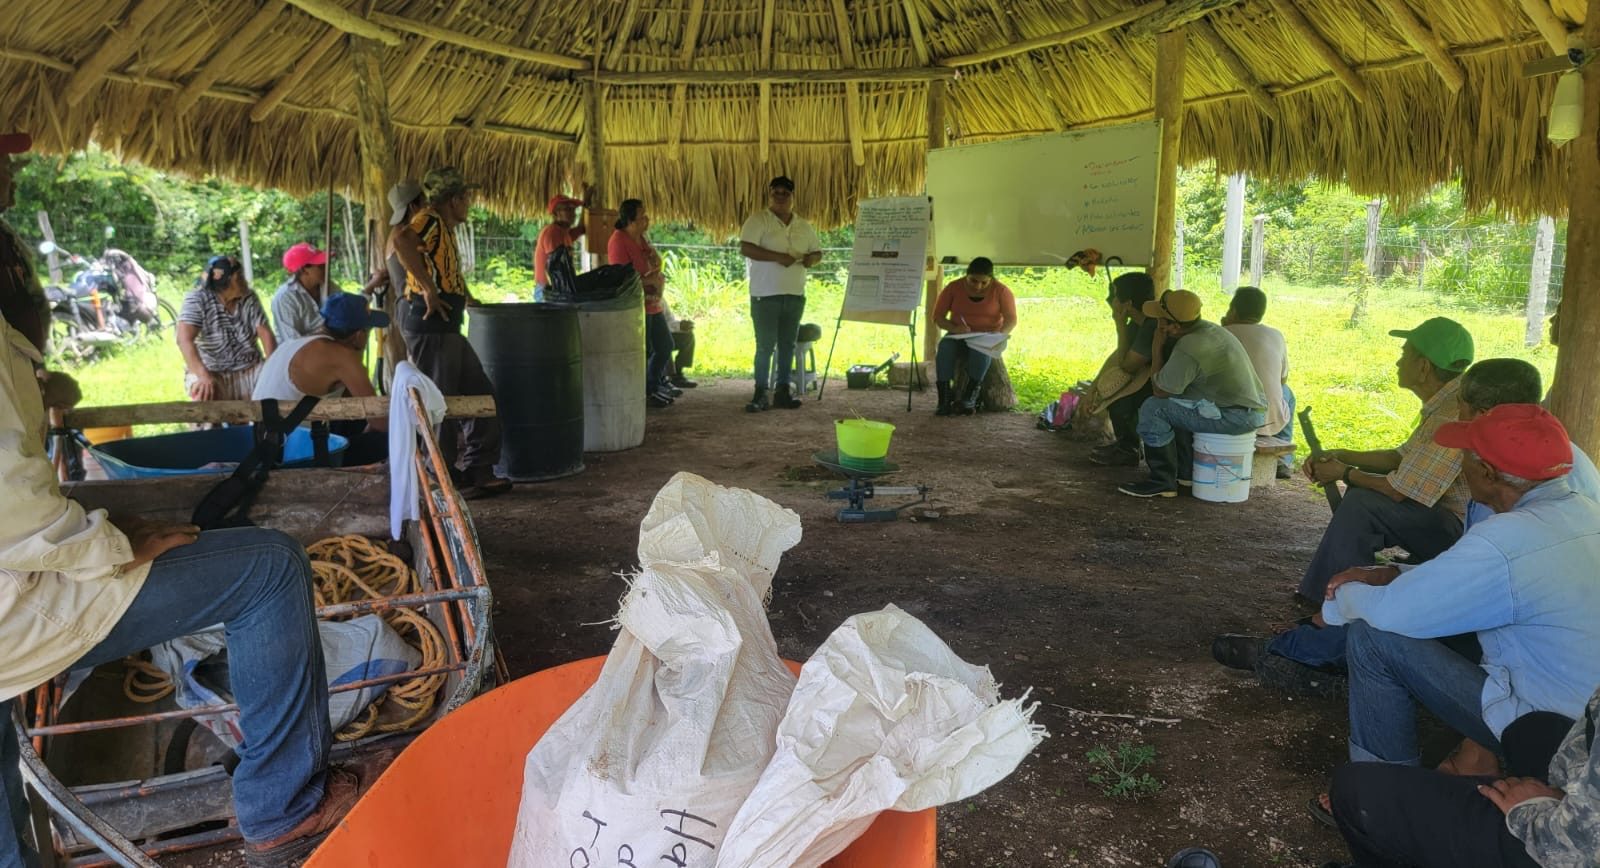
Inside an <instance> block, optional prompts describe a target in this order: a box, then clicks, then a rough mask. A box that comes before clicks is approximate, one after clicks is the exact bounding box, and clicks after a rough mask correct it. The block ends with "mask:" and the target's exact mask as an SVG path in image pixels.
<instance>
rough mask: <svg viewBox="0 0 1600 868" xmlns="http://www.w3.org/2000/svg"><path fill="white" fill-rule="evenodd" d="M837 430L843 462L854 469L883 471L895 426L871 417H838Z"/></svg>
mask: <svg viewBox="0 0 1600 868" xmlns="http://www.w3.org/2000/svg"><path fill="white" fill-rule="evenodd" d="M833 433H834V436H835V437H836V438H838V441H839V463H840V464H841V465H842V466H844V467H848V468H850V469H851V470H882V469H883V460H884V458H886V457H887V456H888V455H889V438H890V437H892V436H894V426H893V425H890V424H889V423H888V422H874V421H873V420H871V419H837V420H835V421H834V423H833Z"/></svg>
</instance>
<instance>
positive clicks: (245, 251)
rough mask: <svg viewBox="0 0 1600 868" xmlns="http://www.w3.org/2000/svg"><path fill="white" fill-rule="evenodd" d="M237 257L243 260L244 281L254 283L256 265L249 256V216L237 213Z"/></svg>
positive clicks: (249, 283)
mask: <svg viewBox="0 0 1600 868" xmlns="http://www.w3.org/2000/svg"><path fill="white" fill-rule="evenodd" d="M239 259H241V260H242V261H243V262H244V282H245V283H246V284H248V285H250V286H255V285H256V266H255V262H254V261H253V260H252V259H251V258H250V218H249V217H246V216H245V215H243V214H240V215H239Z"/></svg>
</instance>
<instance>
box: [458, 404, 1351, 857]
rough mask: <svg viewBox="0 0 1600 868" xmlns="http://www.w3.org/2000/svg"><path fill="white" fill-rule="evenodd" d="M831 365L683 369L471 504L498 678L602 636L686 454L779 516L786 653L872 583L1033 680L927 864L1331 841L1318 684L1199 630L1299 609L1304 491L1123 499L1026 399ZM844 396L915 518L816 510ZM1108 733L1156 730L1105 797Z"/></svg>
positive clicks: (601, 642)
mask: <svg viewBox="0 0 1600 868" xmlns="http://www.w3.org/2000/svg"><path fill="white" fill-rule="evenodd" d="M841 385H842V384H837V383H836V384H830V386H829V392H828V394H827V397H826V399H825V400H824V401H823V402H822V403H820V404H819V403H816V402H813V401H808V402H807V404H806V406H805V407H804V408H803V409H798V410H792V411H788V410H773V411H769V412H767V413H764V414H759V415H753V414H746V413H744V412H742V411H741V406H742V404H743V403H744V401H745V400H747V399H748V395H749V391H748V390H749V383H748V381H721V382H715V383H703V384H702V386H701V388H699V389H697V390H694V391H692V392H690V393H688V394H687V395H686V396H685V397H684V398H683V399H681V400H680V401H679V402H678V403H677V405H675V406H673V407H671V408H668V409H665V410H659V411H651V414H650V419H649V434H648V437H647V439H646V441H645V445H644V446H643V447H642V448H639V449H635V450H631V451H628V452H622V453H613V454H604V455H600V454H591V455H588V456H586V459H585V460H586V464H587V467H586V469H585V470H584V472H582V473H580V474H578V475H576V476H573V477H569V478H567V479H563V480H558V481H554V482H547V483H540V484H529V485H519V486H518V487H517V488H516V490H515V491H514V492H513V493H511V494H509V495H507V496H505V497H502V498H499V499H496V500H492V501H483V502H479V503H477V504H475V505H474V507H473V515H474V520H475V522H476V525H477V530H478V534H479V538H480V541H481V543H482V547H483V550H484V552H485V555H486V557H487V568H488V571H489V577H490V582H491V584H492V586H493V588H494V591H495V600H496V606H495V609H496V625H497V630H498V633H499V637H500V641H501V644H502V648H503V649H504V651H505V653H506V656H507V657H508V658H509V663H510V666H511V670H512V672H513V674H514V675H521V674H525V673H528V672H532V671H535V670H537V669H540V668H543V667H546V666H550V665H554V664H557V663H563V662H566V661H570V660H574V659H578V658H581V657H586V656H589V655H595V654H604V653H605V652H606V651H607V649H608V648H609V647H610V645H611V642H612V640H613V633H612V632H611V630H610V629H609V627H608V626H607V625H606V623H605V622H606V621H607V620H608V619H609V618H610V617H611V616H612V615H613V614H614V612H615V609H616V604H617V600H618V598H619V596H620V595H621V593H622V591H623V583H622V581H621V580H620V579H619V578H618V577H617V574H618V573H619V572H623V571H626V570H629V569H631V568H632V567H633V565H634V561H635V555H634V547H635V541H636V536H637V529H638V523H639V520H640V519H641V518H643V516H644V514H645V511H646V509H647V508H648V505H649V502H650V499H651V497H652V496H653V495H654V493H655V492H656V490H657V489H658V488H659V487H660V486H661V485H662V484H663V483H665V482H666V481H667V479H668V478H669V477H670V476H671V475H672V474H673V473H675V472H677V471H680V470H687V471H692V472H694V473H698V474H700V475H702V476H705V477H707V478H709V479H711V480H714V481H716V482H718V483H721V484H724V485H729V486H738V487H742V488H748V489H751V490H754V491H756V492H759V493H761V494H763V495H765V496H767V497H770V498H772V499H774V500H776V501H777V502H779V503H781V504H783V505H784V506H787V507H789V508H791V509H793V510H795V512H797V513H799V515H800V516H801V519H802V520H803V522H804V538H803V539H802V541H801V542H800V544H799V545H798V546H796V547H795V548H794V549H793V550H792V551H790V552H789V554H788V556H787V557H786V558H785V559H784V561H783V565H782V567H781V568H780V570H779V573H778V576H777V581H776V586H775V593H774V596H773V601H772V609H771V619H772V627H773V631H774V633H775V634H776V636H777V641H778V646H779V649H780V650H781V651H782V652H783V653H784V655H785V656H787V657H791V658H794V659H799V660H804V659H805V658H806V657H807V656H809V655H810V653H811V652H812V650H813V649H815V648H816V646H817V645H818V644H819V643H820V642H821V641H822V640H823V639H824V638H825V637H826V636H827V635H828V633H829V632H830V631H831V630H833V629H834V628H835V627H836V626H837V625H838V624H839V623H840V622H841V621H843V620H844V619H845V618H846V617H848V616H849V615H851V614H854V613H857V612H862V611H868V610H873V609H878V608H881V607H882V606H884V605H886V604H888V603H894V604H896V605H898V606H900V607H901V608H903V609H905V610H907V611H909V612H911V613H912V614H914V615H916V616H917V617H919V618H922V619H923V620H924V621H926V622H927V623H928V624H929V625H930V626H931V627H932V628H933V629H934V630H935V631H936V632H937V633H938V634H939V635H940V636H942V637H943V638H944V639H945V640H946V641H947V642H949V643H950V645H951V646H952V647H953V648H954V649H955V650H956V652H957V653H958V654H960V655H961V656H962V657H964V658H965V659H967V660H969V661H972V662H975V663H983V664H987V665H989V666H990V667H991V668H992V669H993V671H994V673H995V676H996V677H997V679H998V680H999V681H1000V682H1001V683H1002V684H1003V685H1004V688H1003V690H1004V692H1005V693H1006V695H1008V696H1010V695H1016V694H1019V693H1020V692H1021V691H1023V690H1025V689H1028V688H1032V689H1033V694H1032V698H1033V699H1037V700H1038V701H1039V702H1040V703H1041V704H1040V706H1039V709H1038V712H1037V715H1036V717H1035V718H1034V719H1035V721H1036V722H1038V723H1041V724H1044V725H1045V726H1046V727H1048V729H1049V731H1050V737H1049V738H1048V739H1047V740H1045V742H1044V743H1043V744H1042V745H1041V746H1040V747H1039V748H1038V750H1037V751H1036V752H1035V753H1034V754H1033V755H1032V756H1031V757H1030V758H1029V759H1028V760H1027V761H1026V762H1024V763H1023V765H1022V766H1021V767H1020V768H1018V770H1017V771H1016V772H1015V773H1014V774H1013V775H1012V776H1011V777H1010V778H1008V779H1007V780H1005V781H1004V782H1002V783H1001V784H999V785H998V786H996V787H994V788H992V789H991V790H989V791H987V792H984V793H982V794H980V795H978V796H977V797H975V798H973V799H970V800H968V801H966V802H962V803H959V804H956V805H952V806H949V807H947V808H945V809H943V810H942V811H941V812H940V816H939V825H940V828H939V849H940V853H941V856H942V859H941V863H942V864H943V865H945V866H950V868H964V866H985V865H1057V866H1071V865H1082V866H1089V865H1094V866H1138V868H1152V866H1154V868H1159V866H1162V865H1165V863H1166V860H1167V858H1168V857H1169V856H1170V855H1171V854H1172V853H1174V852H1176V851H1178V850H1180V849H1182V848H1184V847H1190V846H1205V847H1208V848H1211V849H1212V850H1214V851H1215V852H1217V853H1218V854H1219V855H1220V856H1221V857H1222V858H1223V860H1224V862H1225V864H1226V865H1227V866H1228V868H1246V866H1305V865H1319V864H1321V862H1322V861H1323V860H1325V859H1330V858H1335V857H1339V856H1343V855H1344V853H1343V846H1342V842H1341V841H1340V840H1339V838H1338V836H1337V835H1336V834H1335V833H1333V832H1332V831H1329V830H1327V829H1324V828H1323V827H1321V826H1319V825H1317V824H1316V823H1314V822H1313V821H1312V820H1311V819H1310V818H1309V817H1308V816H1307V814H1306V812H1305V809H1304V804H1305V801H1306V799H1307V798H1308V797H1309V796H1310V795H1311V794H1313V793H1314V792H1316V791H1317V789H1318V787H1320V786H1321V785H1322V784H1323V783H1324V782H1325V780H1326V776H1327V775H1328V773H1329V772H1330V771H1331V770H1332V769H1333V768H1334V767H1335V766H1336V765H1337V763H1338V762H1340V761H1341V759H1342V757H1343V755H1344V739H1345V735H1346V726H1345V719H1346V715H1345V710H1344V706H1343V703H1342V702H1340V701H1332V700H1329V701H1320V700H1318V701H1312V700H1305V699H1290V698H1286V697H1283V696H1280V695H1277V694H1274V693H1272V692H1270V691H1268V690H1266V689H1264V688H1262V687H1260V686H1259V685H1257V684H1255V683H1254V682H1253V680H1250V679H1248V678H1245V677H1241V676H1240V675H1239V674H1238V673H1233V672H1229V671H1225V670H1223V669H1222V668H1221V667H1219V666H1217V665H1216V664H1215V663H1214V662H1212V660H1211V657H1210V651H1209V649H1210V641H1211V637H1212V635H1213V634H1215V633H1218V632H1223V631H1260V630H1263V629H1265V628H1266V627H1267V626H1268V625H1270V624H1273V623H1281V622H1284V621H1288V620H1290V619H1291V618H1293V617H1295V616H1296V615H1297V614H1298V613H1297V612H1296V611H1295V609H1294V606H1293V604H1292V602H1291V599H1290V594H1291V591H1292V589H1293V587H1294V586H1295V584H1296V582H1297V581H1298V578H1299V574H1300V571H1301V569H1302V568H1303V567H1304V565H1305V563H1306V562H1307V561H1308V560H1309V558H1310V555H1311V550H1312V548H1313V547H1314V545H1315V544H1316V541H1317V538H1318V536H1319V535H1320V532H1321V529H1322V527H1323V526H1324V525H1325V524H1326V521H1327V506H1326V504H1325V503H1324V501H1323V499H1322V498H1321V497H1320V496H1318V495H1317V494H1316V493H1315V492H1313V491H1312V490H1311V489H1310V488H1309V487H1308V486H1306V485H1305V484H1304V483H1303V482H1301V481H1299V480H1296V481H1293V482H1286V483H1279V484H1278V485H1277V486H1276V487H1273V488H1270V489H1265V490H1261V489H1258V490H1256V491H1254V492H1252V495H1251V497H1250V500H1249V501H1248V502H1246V503H1243V504H1237V505H1219V504H1211V503H1205V502H1202V501H1197V500H1195V499H1193V498H1192V497H1189V496H1187V495H1185V496H1182V497H1179V498H1177V499H1161V500H1150V501H1146V500H1138V499H1135V498H1130V497H1125V496H1122V495H1119V494H1117V493H1116V492H1115V485H1116V483H1117V482H1119V481H1121V480H1123V479H1125V478H1127V475H1128V471H1127V470H1110V469H1106V468H1101V467H1096V466H1094V465H1092V464H1090V463H1088V461H1087V460H1086V454H1087V452H1088V448H1089V447H1088V445H1087V444H1082V443H1077V442H1072V441H1070V440H1068V439H1067V438H1066V437H1063V436H1061V435H1057V434H1051V433H1048V432H1044V431H1039V430H1037V429H1035V428H1034V425H1033V417H1032V416H1030V415H1024V414H1020V413H1011V414H992V415H980V416H977V417H971V418H949V419H946V418H939V417H936V416H934V415H933V414H932V407H933V399H932V396H931V395H918V396H917V398H916V408H915V410H914V411H913V412H911V413H909V414H908V413H907V412H906V410H905V393H904V392H891V391H888V390H887V389H877V390H872V391H866V392H863V391H847V390H845V389H843V388H840V386H841ZM852 413H859V414H862V415H864V416H867V417H870V418H875V419H883V420H887V421H891V422H893V423H894V424H895V425H896V426H898V430H897V431H896V432H895V435H894V441H893V446H892V448H891V451H890V459H891V460H893V461H895V462H897V463H898V464H899V465H900V466H901V468H902V469H901V471H900V472H899V473H898V474H897V475H895V476H894V477H891V478H890V479H888V480H886V483H885V484H901V485H907V484H921V485H926V486H930V487H931V488H932V493H931V497H932V507H931V508H932V509H933V510H934V511H936V512H937V517H919V518H917V519H916V520H912V519H911V518H910V517H905V518H902V519H901V520H899V521H895V522H892V523H884V524H864V525H863V524H848V525H847V524H840V523H839V522H838V521H836V519H835V513H836V511H837V509H838V507H839V505H840V504H839V503H838V502H836V501H828V500H826V499H825V497H824V493H825V492H826V490H827V489H829V488H831V487H835V485H836V484H837V483H838V480H837V479H835V478H834V477H833V476H832V475H831V474H829V473H827V472H825V471H822V470H821V469H820V468H817V467H816V466H815V465H814V464H813V463H812V461H811V457H810V456H811V454H812V453H813V452H814V451H816V450H818V449H824V448H831V447H832V446H833V431H832V423H831V420H832V419H833V418H834V417H838V416H848V415H851V414H852ZM891 502H892V501H891ZM1102 715H1109V716H1102ZM1142 716H1147V717H1149V718H1159V719H1161V721H1163V722H1153V721H1148V720H1147V721H1141V720H1137V719H1134V718H1139V717H1142ZM1121 742H1126V743H1129V744H1132V745H1151V746H1154V747H1155V749H1156V758H1155V761H1154V764H1153V767H1152V768H1151V770H1150V771H1151V773H1152V774H1153V775H1154V776H1155V777H1156V778H1157V779H1159V781H1160V783H1161V788H1160V790H1159V792H1157V793H1155V794H1154V795H1151V796H1147V797H1145V798H1143V799H1141V800H1139V801H1129V800H1125V799H1118V798H1112V797H1108V796H1106V795H1105V794H1103V792H1102V789H1101V787H1100V786H1099V785H1096V784H1093V783H1090V782H1089V781H1088V776H1089V775H1090V774H1091V771H1090V769H1089V767H1088V765H1087V763H1086V761H1085V758H1084V755H1085V753H1087V752H1088V751H1089V750H1091V749H1092V748H1094V747H1096V746H1101V745H1103V746H1106V747H1110V748H1113V749H1114V748H1115V746H1116V745H1117V744H1118V743H1121Z"/></svg>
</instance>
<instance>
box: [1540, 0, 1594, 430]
mask: <svg viewBox="0 0 1600 868" xmlns="http://www.w3.org/2000/svg"><path fill="white" fill-rule="evenodd" d="M1582 40H1583V44H1584V45H1586V46H1590V47H1594V46H1600V0H1589V9H1588V12H1587V14H1586V16H1585V18H1584V24H1583V37H1582ZM1583 87H1584V90H1585V91H1586V92H1588V93H1592V94H1600V63H1591V64H1588V65H1587V66H1585V67H1584V68H1583ZM1565 150H1566V151H1567V158H1568V160H1570V162H1569V163H1568V167H1569V168H1568V171H1569V173H1570V174H1569V175H1568V179H1569V183H1568V185H1567V189H1568V191H1569V196H1570V198H1569V199H1568V200H1567V202H1568V205H1567V277H1566V282H1565V284H1564V286H1563V287H1562V294H1561V305H1560V307H1559V308H1558V310H1560V312H1561V314H1562V316H1561V320H1560V323H1559V325H1560V328H1561V333H1560V335H1559V340H1560V344H1559V349H1558V350H1557V352H1556V375H1555V384H1554V386H1553V387H1552V388H1551V390H1550V412H1552V413H1554V414H1556V416H1557V417H1559V418H1560V419H1561V422H1562V424H1564V425H1566V427H1567V433H1569V434H1571V435H1572V441H1573V442H1574V443H1576V444H1578V446H1580V447H1581V448H1582V449H1583V450H1584V451H1585V452H1588V453H1589V454H1590V455H1594V454H1596V451H1597V450H1600V377H1596V376H1595V375H1594V372H1595V367H1596V366H1597V365H1600V100H1597V99H1593V98H1589V99H1586V100H1584V109H1583V125H1582V126H1581V127H1580V128H1579V131H1578V137H1577V138H1576V139H1574V140H1573V141H1572V142H1571V143H1569V144H1568V145H1567V146H1566V148H1565Z"/></svg>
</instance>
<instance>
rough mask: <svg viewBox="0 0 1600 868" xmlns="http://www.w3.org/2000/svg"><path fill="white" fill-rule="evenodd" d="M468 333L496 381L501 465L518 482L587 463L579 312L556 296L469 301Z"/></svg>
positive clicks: (486, 370)
mask: <svg viewBox="0 0 1600 868" xmlns="http://www.w3.org/2000/svg"><path fill="white" fill-rule="evenodd" d="M467 310H468V311H469V313H468V316H469V317H470V329H469V331H468V340H469V341H471V343H472V348H473V349H474V350H476V351H477V353H478V358H479V359H481V360H482V361H483V369H484V373H486V374H488V375H489V381H490V382H492V383H494V393H495V403H496V405H497V406H498V408H499V414H500V424H501V427H502V430H503V434H502V438H501V446H500V468H499V469H500V472H501V473H502V474H503V475H505V476H506V477H507V478H509V479H512V480H515V481H517V482H538V481H540V480H545V479H558V478H560V477H563V476H571V475H572V474H574V473H577V472H579V471H581V470H583V338H582V334H581V333H580V332H579V330H578V312H577V311H576V310H575V309H573V308H571V307H568V306H566V305H556V304H486V305H479V306H477V307H471V308H468V309H467Z"/></svg>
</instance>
